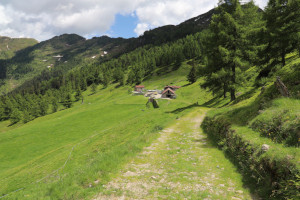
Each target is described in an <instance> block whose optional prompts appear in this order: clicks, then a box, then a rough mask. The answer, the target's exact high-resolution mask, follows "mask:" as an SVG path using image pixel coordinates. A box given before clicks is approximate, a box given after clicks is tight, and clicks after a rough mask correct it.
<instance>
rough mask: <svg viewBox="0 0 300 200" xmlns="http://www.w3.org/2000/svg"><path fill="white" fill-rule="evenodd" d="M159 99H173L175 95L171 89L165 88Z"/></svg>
mask: <svg viewBox="0 0 300 200" xmlns="http://www.w3.org/2000/svg"><path fill="white" fill-rule="evenodd" d="M161 98H170V99H175V98H176V94H175V92H174V90H172V89H171V88H167V89H165V90H164V91H163V92H162V94H161Z"/></svg>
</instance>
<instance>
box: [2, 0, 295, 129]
mask: <svg viewBox="0 0 300 200" xmlns="http://www.w3.org/2000/svg"><path fill="white" fill-rule="evenodd" d="M299 10H300V2H299V0H291V1H288V0H280V1H278V0H270V1H269V3H268V6H267V7H266V9H265V10H264V11H262V10H261V9H259V8H258V7H257V6H256V5H255V4H254V3H253V2H252V1H251V2H249V3H247V4H244V5H241V4H240V2H239V1H237V0H233V1H222V0H221V1H220V2H219V5H218V7H217V8H216V12H215V14H214V15H213V17H212V19H211V23H210V25H209V27H208V28H207V29H205V30H204V31H202V32H197V33H194V34H191V35H188V36H186V37H185V38H182V39H178V40H175V41H169V42H166V43H164V44H145V45H143V46H141V47H138V48H136V49H135V50H133V51H130V52H128V53H125V54H123V55H118V56H116V57H115V58H112V59H109V60H103V59H102V60H101V59H98V60H93V61H89V62H87V61H86V60H83V59H81V58H76V57H74V58H72V60H71V61H70V62H69V63H68V64H66V65H64V66H63V65H61V66H58V67H57V68H52V69H44V70H43V71H42V72H41V73H40V75H38V76H36V77H34V78H33V79H32V80H29V81H27V82H25V83H24V84H23V85H22V86H20V87H18V88H16V89H15V90H14V91H12V92H10V93H8V94H3V95H2V96H1V97H0V120H8V119H9V120H10V121H11V123H12V124H14V123H18V122H19V121H22V122H24V123H26V122H29V121H31V120H33V119H35V118H37V117H39V116H44V115H47V114H49V113H53V112H57V111H58V109H59V105H63V106H64V107H65V108H70V107H71V106H72V103H73V102H74V101H79V100H81V101H84V100H83V99H82V98H83V97H82V95H81V93H82V91H85V90H87V87H88V86H92V87H91V88H92V89H93V90H96V88H97V85H99V84H101V85H103V86H104V87H107V86H108V85H109V84H112V83H118V84H119V85H120V86H122V85H129V86H132V85H133V84H139V83H141V82H142V81H143V80H145V79H147V78H148V77H150V76H153V75H159V74H162V73H166V72H168V71H169V70H175V69H177V68H178V67H180V65H181V63H182V61H184V60H190V62H191V63H193V68H192V70H191V72H190V74H189V76H188V80H189V81H190V82H191V83H193V82H195V81H196V79H197V77H199V76H203V77H204V78H205V82H204V83H203V84H202V85H201V87H204V88H208V89H209V90H211V91H213V93H214V94H215V95H220V94H221V95H223V96H224V97H226V96H227V95H228V94H230V97H231V100H232V101H233V100H235V99H236V91H237V89H238V87H241V86H242V85H243V84H244V83H245V82H247V79H246V78H245V77H247V76H246V75H245V71H246V70H247V69H248V68H249V67H251V66H254V65H256V66H258V69H259V77H257V79H259V78H261V77H264V76H267V75H268V73H270V72H271V71H272V67H274V66H275V65H276V64H278V63H282V65H283V66H284V65H285V56H286V55H287V54H288V53H290V52H293V51H299V53H300V49H299V46H300V35H299V31H300V25H299V20H300V13H299ZM145 35H147V34H145ZM2 62H5V61H2ZM169 65H171V66H173V69H169V68H168V67H166V66H169ZM75 66H77V67H75ZM28 67H29V68H30V66H28ZM68 67H69V69H70V70H69V71H68V72H67V73H66V69H65V68H68ZM25 71H26V70H25Z"/></svg>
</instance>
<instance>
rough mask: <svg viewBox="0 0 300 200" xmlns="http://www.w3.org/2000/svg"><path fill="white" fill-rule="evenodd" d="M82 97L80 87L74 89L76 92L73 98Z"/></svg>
mask: <svg viewBox="0 0 300 200" xmlns="http://www.w3.org/2000/svg"><path fill="white" fill-rule="evenodd" d="M81 98H82V92H81V90H80V88H77V89H76V93H75V100H76V101H79V100H80V99H81Z"/></svg>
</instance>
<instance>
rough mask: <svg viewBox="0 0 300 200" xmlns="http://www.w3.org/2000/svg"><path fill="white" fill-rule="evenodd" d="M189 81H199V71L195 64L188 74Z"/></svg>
mask: <svg viewBox="0 0 300 200" xmlns="http://www.w3.org/2000/svg"><path fill="white" fill-rule="evenodd" d="M187 79H188V81H189V82H190V83H191V84H192V83H195V82H196V81H197V72H196V68H195V66H193V67H192V68H191V71H190V73H189V74H188V76H187Z"/></svg>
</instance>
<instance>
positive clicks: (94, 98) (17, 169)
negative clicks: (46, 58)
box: [0, 64, 211, 199]
mask: <svg viewBox="0 0 300 200" xmlns="http://www.w3.org/2000/svg"><path fill="white" fill-rule="evenodd" d="M189 68H190V66H189V65H187V64H183V66H182V67H181V68H180V69H179V70H178V71H174V72H172V73H167V74H165V75H163V76H160V77H154V78H153V79H150V80H148V81H145V82H144V83H143V84H144V85H145V86H146V87H147V88H149V89H152V88H153V89H156V88H161V87H162V86H164V85H166V84H174V85H180V86H184V87H182V88H181V89H180V90H178V95H179V97H178V99H176V100H159V105H160V108H159V109H153V108H147V107H146V105H145V104H146V102H147V98H145V97H143V96H132V95H131V93H129V92H128V91H129V90H131V89H132V88H129V87H119V88H115V86H116V85H112V86H110V87H108V88H106V89H100V88H99V89H98V91H97V93H96V94H94V95H90V94H91V92H90V91H87V92H85V94H84V96H85V101H84V104H81V102H77V103H76V104H75V105H74V107H73V108H71V109H67V110H62V111H60V112H57V113H55V114H51V115H48V116H46V117H41V118H38V119H36V120H34V121H32V122H30V123H27V124H25V125H21V126H20V124H19V125H18V124H17V125H15V127H4V126H5V125H7V124H6V122H2V123H1V125H3V126H2V127H1V128H0V141H1V142H0V144H1V145H0V152H1V153H0V159H1V160H2V161H3V162H1V168H0V178H1V183H0V185H1V195H5V194H7V193H9V192H12V191H15V190H18V189H20V188H24V189H23V190H22V191H19V192H17V193H13V194H10V195H9V196H8V197H7V198H14V197H16V198H20V199H24V198H25V199H35V198H41V197H43V198H50V197H51V198H52V199H53V198H54V199H56V198H65V199H68V198H71V199H74V198H75V199H76V198H77V199H78V198H82V197H83V196H86V195H88V194H89V193H93V192H95V191H97V188H98V189H99V187H101V185H102V184H104V183H105V182H106V181H108V180H109V179H110V177H111V176H112V174H114V173H115V172H116V170H117V169H119V168H120V167H121V166H122V165H123V164H124V163H125V162H126V161H127V160H128V159H130V158H131V157H132V156H134V155H135V154H136V153H137V152H139V151H140V150H141V149H142V148H143V147H144V146H145V145H147V144H150V143H151V141H152V140H153V139H154V138H156V137H157V133H158V131H159V130H161V129H162V128H163V127H165V126H166V125H167V124H169V123H172V122H173V121H174V120H175V119H176V118H178V117H180V116H182V115H183V114H184V113H187V112H188V111H189V110H190V109H192V108H193V106H191V105H195V103H196V102H198V103H199V104H202V103H204V102H205V101H207V100H208V99H209V98H210V97H211V96H210V95H209V94H208V93H206V92H205V91H203V90H201V89H200V88H199V86H198V85H199V83H195V84H193V85H187V81H186V74H187V73H188V71H189ZM99 177H100V183H99V185H97V186H95V187H91V188H89V185H90V184H91V183H92V184H93V181H95V179H98V178H99ZM93 185H94V184H93ZM37 191H39V192H37Z"/></svg>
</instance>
